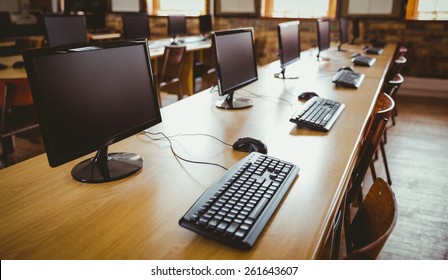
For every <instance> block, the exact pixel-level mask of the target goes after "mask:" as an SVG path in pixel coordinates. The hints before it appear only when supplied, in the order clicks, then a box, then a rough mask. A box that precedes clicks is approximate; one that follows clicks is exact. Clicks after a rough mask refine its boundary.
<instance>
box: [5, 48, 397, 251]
mask: <svg viewBox="0 0 448 280" xmlns="http://www.w3.org/2000/svg"><path fill="white" fill-rule="evenodd" d="M393 48H394V46H391V45H390V46H388V47H387V48H386V50H385V53H384V54H383V55H382V56H380V57H378V60H377V62H376V63H375V65H374V66H373V67H372V68H370V69H367V68H360V67H356V70H357V71H359V72H365V73H366V75H367V77H366V78H365V80H364V82H363V84H362V85H361V87H360V88H359V89H358V90H353V89H344V88H336V87H335V86H334V85H333V84H332V82H331V79H332V76H333V74H334V73H335V71H336V70H337V69H338V68H339V67H341V66H346V65H349V64H350V61H349V59H348V57H349V56H350V53H349V52H348V53H342V52H337V51H336V50H335V48H332V49H330V50H328V51H327V52H326V55H327V56H329V57H333V59H332V60H330V61H326V62H318V61H316V58H315V54H316V53H314V54H313V56H311V55H310V54H308V53H304V54H303V55H302V59H301V60H300V61H298V62H296V63H295V64H293V65H291V66H290V67H288V68H287V70H286V73H287V75H288V74H289V75H298V76H300V78H299V79H298V80H280V79H275V78H274V77H273V75H274V73H276V72H278V71H279V70H280V67H279V64H278V62H274V63H272V64H270V65H267V66H265V67H262V68H260V70H259V81H257V82H255V83H253V84H251V85H249V86H247V87H246V88H245V89H244V90H239V91H237V93H236V95H237V96H247V97H250V98H252V99H253V100H254V103H255V104H254V106H253V107H251V108H248V109H243V110H237V111H227V110H222V109H218V108H216V107H215V105H214V101H215V100H216V99H217V98H218V96H217V94H216V92H212V93H210V91H209V90H206V91H204V92H201V93H198V94H196V95H193V96H191V97H189V98H186V99H184V100H182V101H179V102H176V103H174V104H172V105H169V106H167V107H164V108H162V120H163V122H162V123H160V124H159V125H157V126H154V127H152V128H150V129H149V131H151V132H163V133H165V134H166V135H169V136H170V135H178V134H193V133H207V134H210V135H213V136H216V137H218V138H220V139H222V140H224V141H225V142H227V143H233V142H234V141H235V140H236V139H237V138H239V137H245V136H250V137H255V138H259V139H261V140H262V141H264V142H265V143H266V144H267V146H268V151H269V154H270V155H272V156H275V157H279V158H281V159H284V160H288V161H291V162H293V163H295V164H297V165H298V166H299V167H300V168H301V170H300V176H299V177H298V178H297V179H296V181H295V182H294V185H293V186H292V187H291V189H290V190H289V192H288V193H287V195H286V197H285V199H284V200H283V202H282V203H281V204H280V207H279V208H278V209H277V211H276V212H275V213H274V215H273V217H272V219H271V220H270V222H269V223H268V224H267V226H266V228H265V229H264V231H263V232H262V234H261V235H260V238H259V240H258V242H257V243H256V245H255V247H254V248H252V249H251V250H249V251H240V250H237V249H233V248H230V247H228V246H226V245H223V244H220V243H218V242H215V241H212V240H209V239H207V238H205V237H202V236H199V235H197V234H195V233H193V232H190V231H188V230H186V229H183V228H181V227H180V226H179V225H178V220H179V219H180V218H181V217H182V215H183V214H184V213H185V212H186V211H187V210H188V209H189V208H190V206H191V205H192V204H193V203H194V202H195V201H196V199H197V198H198V197H199V196H200V195H201V194H202V193H203V192H204V191H205V190H206V189H207V187H208V186H209V185H210V184H212V183H213V182H214V181H215V180H217V179H218V178H219V177H220V176H221V175H222V174H223V172H224V170H222V169H220V168H219V167H216V166H208V165H197V164H191V163H186V162H180V161H178V160H177V159H176V158H175V157H174V156H173V154H172V153H171V151H170V148H169V144H168V142H167V141H165V140H158V141H156V140H150V139H149V138H147V137H145V136H143V135H141V134H138V135H135V136H133V137H130V138H128V139H126V140H123V141H121V142H119V143H116V144H114V145H112V146H111V147H110V149H109V151H110V152H115V151H127V152H137V153H139V154H141V155H142V156H143V158H144V160H145V166H144V167H143V169H142V170H141V171H139V172H138V173H137V174H135V175H133V176H131V177H128V178H126V179H123V180H120V181H115V182H110V183H104V184H82V183H79V182H77V181H75V180H74V179H72V177H71V175H70V171H71V169H72V167H73V166H74V165H75V164H76V163H78V162H80V161H81V160H82V159H84V158H86V157H84V158H82V159H78V160H75V161H73V162H70V163H67V164H64V165H62V166H59V167H57V168H50V167H49V166H48V163H47V159H46V156H45V155H41V156H38V157H35V158H32V159H30V160H28V161H25V162H23V163H20V164H17V165H14V166H12V167H9V168H6V169H4V170H0V213H2V214H1V215H0V225H1V227H0V258H1V259H3V260H6V259H205V260H208V259H318V258H325V257H326V256H325V254H324V251H325V248H326V244H327V243H328V240H329V238H331V237H330V235H331V231H332V226H333V223H334V219H335V216H336V212H337V211H338V209H339V207H340V205H341V203H342V202H343V200H344V194H345V189H346V186H347V182H348V179H349V175H350V172H351V170H352V168H353V165H354V162H355V160H356V155H357V152H358V149H359V142H360V139H361V136H362V133H363V131H364V129H365V126H366V122H367V119H368V117H369V115H370V113H371V110H372V108H373V103H374V100H375V99H376V96H377V94H378V93H379V90H380V86H381V83H382V79H383V77H384V75H385V72H386V70H387V68H388V65H389V63H390V58H391V56H392V54H393V50H394V49H393ZM335 69H336V70H335ZM305 90H307V91H309V90H312V91H315V92H317V93H318V94H319V95H320V96H322V97H326V98H331V99H335V100H338V101H341V102H343V103H345V104H346V109H345V110H344V112H343V113H342V115H341V116H340V118H339V119H338V120H337V122H336V123H335V125H334V126H333V128H332V130H331V131H330V132H329V133H323V132H317V131H312V130H309V129H304V128H300V127H297V126H296V125H294V124H292V123H290V122H289V121H288V120H289V117H290V116H291V115H292V113H293V112H294V111H295V110H296V109H297V108H298V106H299V102H298V101H297V95H298V94H299V93H300V92H302V91H305ZM172 140H173V144H174V149H175V150H176V151H177V153H179V154H180V155H181V156H183V157H186V158H188V159H192V160H200V161H210V162H215V163H219V164H221V165H224V166H227V167H230V166H231V165H233V164H234V163H235V162H237V161H238V160H240V159H241V158H243V157H244V156H245V155H246V154H245V153H242V152H237V151H234V150H232V148H230V147H228V146H226V145H223V144H222V143H220V142H218V141H216V140H215V139H213V138H210V137H207V136H200V135H196V136H181V135H178V136H176V137H174V138H172ZM90 156H92V155H90Z"/></svg>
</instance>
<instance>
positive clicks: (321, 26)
mask: <svg viewBox="0 0 448 280" xmlns="http://www.w3.org/2000/svg"><path fill="white" fill-rule="evenodd" d="M317 47H318V49H319V51H318V53H317V59H318V60H328V58H322V57H320V53H321V52H322V51H324V50H326V49H328V48H330V21H329V20H328V19H318V20H317Z"/></svg>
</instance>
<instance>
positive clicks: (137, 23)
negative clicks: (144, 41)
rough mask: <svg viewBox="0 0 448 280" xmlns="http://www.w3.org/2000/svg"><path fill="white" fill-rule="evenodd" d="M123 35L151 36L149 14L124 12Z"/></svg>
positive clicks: (134, 36)
mask: <svg viewBox="0 0 448 280" xmlns="http://www.w3.org/2000/svg"><path fill="white" fill-rule="evenodd" d="M122 18H123V37H124V38H125V39H136V38H149V37H150V31H149V18H148V15H147V14H137V13H135V14H134V13H128V14H122Z"/></svg>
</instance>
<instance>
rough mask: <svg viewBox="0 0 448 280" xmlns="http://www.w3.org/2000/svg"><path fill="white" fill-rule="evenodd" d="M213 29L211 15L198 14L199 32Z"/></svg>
mask: <svg viewBox="0 0 448 280" xmlns="http://www.w3.org/2000/svg"><path fill="white" fill-rule="evenodd" d="M212 30H213V20H212V15H202V16H199V32H201V34H204V35H205V34H208V33H210V32H211V31H212Z"/></svg>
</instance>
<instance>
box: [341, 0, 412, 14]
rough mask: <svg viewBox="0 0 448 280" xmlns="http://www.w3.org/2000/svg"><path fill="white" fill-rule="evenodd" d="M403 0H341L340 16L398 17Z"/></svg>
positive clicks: (401, 12) (401, 10)
mask: <svg viewBox="0 0 448 280" xmlns="http://www.w3.org/2000/svg"><path fill="white" fill-rule="evenodd" d="M403 2H404V0H342V5H341V17H365V18H399V17H401V16H402V14H403Z"/></svg>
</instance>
